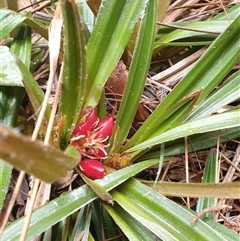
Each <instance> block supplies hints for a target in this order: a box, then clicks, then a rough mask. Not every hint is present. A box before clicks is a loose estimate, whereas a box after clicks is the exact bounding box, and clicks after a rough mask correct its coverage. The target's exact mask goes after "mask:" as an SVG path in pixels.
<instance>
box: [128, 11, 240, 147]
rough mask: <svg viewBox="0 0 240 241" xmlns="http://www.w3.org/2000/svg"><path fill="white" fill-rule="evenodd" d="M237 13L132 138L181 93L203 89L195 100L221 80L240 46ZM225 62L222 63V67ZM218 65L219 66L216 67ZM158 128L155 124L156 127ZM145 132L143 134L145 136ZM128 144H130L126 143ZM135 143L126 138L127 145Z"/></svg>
mask: <svg viewBox="0 0 240 241" xmlns="http://www.w3.org/2000/svg"><path fill="white" fill-rule="evenodd" d="M239 21H240V15H239V16H238V17H237V18H236V19H235V20H234V21H233V22H232V23H231V25H230V26H229V27H228V28H227V29H226V30H225V31H224V32H223V33H222V34H221V35H220V36H219V37H218V38H217V39H216V40H215V41H214V42H213V43H212V45H211V46H210V47H209V49H208V50H207V51H206V52H205V53H204V55H203V56H202V57H201V58H200V59H199V60H198V62H197V63H196V64H195V66H194V67H193V68H192V69H191V70H190V71H189V73H188V74H187V75H186V76H185V77H184V78H183V79H182V80H181V82H180V83H179V84H178V85H177V86H176V87H175V88H174V89H173V90H172V91H171V92H170V94H169V95H168V96H167V97H166V98H165V99H164V100H163V101H162V102H161V103H160V105H159V106H158V107H157V109H156V110H155V111H154V112H153V113H152V114H151V115H150V116H149V118H148V119H147V120H146V121H145V122H144V123H143V125H142V126H141V127H140V129H139V130H138V131H137V132H136V134H135V135H134V136H133V137H132V139H134V140H138V139H139V137H140V136H142V134H143V131H144V130H147V129H148V128H149V127H150V126H151V125H152V123H154V122H156V120H157V119H158V117H159V113H163V112H164V111H166V110H167V109H168V108H169V107H170V106H172V105H173V104H174V103H176V102H177V101H179V100H180V99H181V98H183V97H184V96H186V95H188V94H190V93H193V92H194V91H196V90H199V89H202V91H201V94H200V96H199V98H198V103H199V102H201V100H203V99H205V98H206V96H207V95H208V94H209V93H210V92H211V91H212V90H213V89H214V88H215V86H216V85H217V84H218V83H219V82H220V81H222V80H223V78H224V77H225V76H226V74H227V73H228V72H229V71H230V70H231V68H232V67H233V66H234V65H235V64H236V63H237V62H238V61H239V58H240V49H239V44H238V43H239V38H240V31H239V30H240V25H239ZM223 63H224V66H223ZM218 66H222V68H219V67H218ZM157 128H158V127H156V129H157ZM147 134H148V133H146V134H145V135H146V136H147ZM129 143H130V144H129ZM134 143H135V142H133V141H131V140H130V141H129V142H128V148H129V147H131V146H133V145H134Z"/></svg>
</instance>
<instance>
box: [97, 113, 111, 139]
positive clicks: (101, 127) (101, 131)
mask: <svg viewBox="0 0 240 241" xmlns="http://www.w3.org/2000/svg"><path fill="white" fill-rule="evenodd" d="M113 126H114V117H113V116H112V115H108V116H106V117H105V118H103V119H102V120H101V121H99V123H98V124H97V126H96V127H95V129H96V130H98V132H97V135H96V138H97V137H103V138H107V137H109V136H110V135H111V134H112V131H113Z"/></svg>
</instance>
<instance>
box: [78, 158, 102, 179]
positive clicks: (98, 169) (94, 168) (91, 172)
mask: <svg viewBox="0 0 240 241" xmlns="http://www.w3.org/2000/svg"><path fill="white" fill-rule="evenodd" d="M79 168H80V170H81V171H82V173H83V174H84V175H86V176H87V177H89V178H91V179H101V178H103V177H104V176H105V175H106V171H105V169H104V166H103V165H102V163H101V162H100V161H99V160H94V159H84V160H82V161H80V163H79Z"/></svg>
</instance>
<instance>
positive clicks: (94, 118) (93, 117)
mask: <svg viewBox="0 0 240 241" xmlns="http://www.w3.org/2000/svg"><path fill="white" fill-rule="evenodd" d="M85 121H86V122H88V123H89V124H90V126H93V125H94V124H96V123H97V121H98V113H97V109H96V108H94V109H93V110H92V111H91V112H90V114H89V115H88V116H87V117H86V119H85Z"/></svg>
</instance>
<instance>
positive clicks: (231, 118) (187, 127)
mask: <svg viewBox="0 0 240 241" xmlns="http://www.w3.org/2000/svg"><path fill="white" fill-rule="evenodd" d="M239 117H240V110H236V111H232V112H229V113H223V114H218V115H214V116H210V117H207V118H204V119H199V120H196V121H192V122H188V123H185V124H183V125H181V126H178V127H175V128H173V129H171V130H169V131H166V132H164V133H162V134H161V135H159V136H156V137H153V138H151V139H148V140H146V141H144V142H142V143H140V144H138V145H136V146H134V147H132V148H130V149H129V150H128V151H129V152H133V151H137V150H144V149H146V148H149V147H152V146H154V145H157V144H161V143H163V142H167V141H172V140H175V139H178V138H182V137H185V136H191V135H193V134H197V133H204V132H211V131H215V130H221V129H226V128H232V127H237V126H240V118H239Z"/></svg>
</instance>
